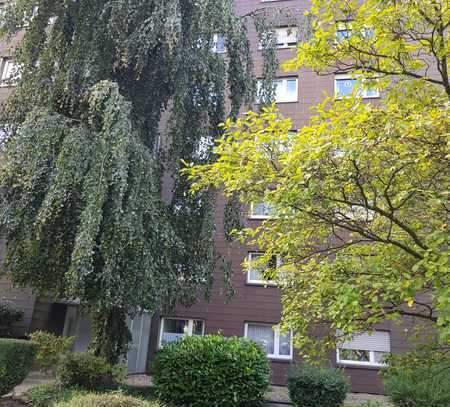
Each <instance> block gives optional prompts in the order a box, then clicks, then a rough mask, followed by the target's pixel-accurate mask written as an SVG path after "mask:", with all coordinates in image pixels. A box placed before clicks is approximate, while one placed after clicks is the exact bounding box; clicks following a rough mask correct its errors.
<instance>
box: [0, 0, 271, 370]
mask: <svg viewBox="0 0 450 407" xmlns="http://www.w3.org/2000/svg"><path fill="white" fill-rule="evenodd" d="M251 17H252V16H250V15H249V16H247V18H240V17H238V16H236V15H235V13H234V2H233V1H232V0H220V1H194V0H188V1H184V0H183V1H180V0H169V1H164V2H161V1H159V0H137V1H133V2H129V1H126V0H96V1H93V0H82V1H75V2H60V1H56V0H50V1H41V0H17V1H15V2H11V4H10V8H9V10H8V11H7V12H6V13H2V30H3V32H4V33H6V35H14V34H15V33H16V32H17V31H19V30H20V29H21V28H24V27H25V28H26V30H25V32H24V35H23V39H22V40H21V41H20V43H19V46H18V48H17V51H16V54H15V62H16V63H18V64H19V66H20V69H19V70H20V75H21V80H20V81H19V84H18V87H17V88H16V89H15V92H14V94H13V96H12V97H11V98H10V99H9V100H8V102H7V104H6V105H5V106H4V108H3V110H2V127H3V130H4V131H3V133H2V134H7V135H8V137H6V141H5V143H4V144H5V145H4V146H3V149H4V158H3V160H2V164H1V169H0V187H1V191H2V195H1V200H0V213H1V216H0V219H1V221H0V231H1V234H2V236H3V237H4V238H6V240H7V258H6V263H7V267H8V268H9V270H10V273H11V277H12V279H13V282H14V283H15V284H18V285H22V286H25V285H26V286H31V287H32V288H33V289H34V290H35V291H36V292H38V293H39V294H42V295H49V296H52V297H63V298H79V299H80V300H81V304H82V306H84V307H85V308H87V310H88V312H89V313H90V315H91V317H92V321H93V334H94V335H93V336H94V340H93V344H92V347H93V349H94V350H95V352H96V353H97V354H99V355H103V356H105V357H107V358H108V359H109V360H110V361H111V362H117V361H118V359H119V357H120V355H123V354H124V353H125V352H126V351H127V344H128V341H129V340H130V333H129V331H128V329H127V327H126V317H127V316H131V317H132V316H133V315H134V314H135V313H136V312H138V310H139V309H146V310H148V311H149V312H152V311H155V310H158V309H161V308H163V307H173V306H174V305H175V303H176V302H177V301H178V302H182V303H183V304H191V303H192V302H193V301H195V299H196V298H197V295H198V292H199V291H201V290H203V291H204V292H205V294H206V295H208V294H209V287H210V285H211V282H212V271H213V268H214V262H215V260H216V257H217V256H216V253H215V250H214V245H213V231H214V224H213V221H212V215H213V209H214V202H215V194H214V192H213V191H210V190H205V191H203V192H202V193H201V194H199V195H197V196H195V197H194V196H192V195H190V194H189V193H188V190H189V187H190V183H189V182H188V181H187V180H186V178H184V177H180V175H179V173H178V169H179V167H180V163H181V161H182V160H186V161H189V162H191V161H192V162H195V163H206V162H210V161H211V159H212V152H211V146H212V141H213V140H214V139H215V138H217V137H218V136H219V135H220V134H221V130H220V129H219V128H218V124H219V123H220V122H221V121H223V120H224V119H225V117H226V116H227V115H231V116H232V117H236V115H237V113H238V111H239V109H240V108H241V106H243V104H245V103H246V102H249V101H252V100H254V91H255V80H254V77H253V71H252V68H253V66H252V58H251V54H250V52H249V43H248V39H247V28H246V23H247V19H249V18H251ZM20 27H21V28H20ZM218 36H219V37H220V38H222V37H223V38H226V53H224V54H221V53H218V52H215V51H214V47H215V41H216V40H217V39H219V37H218ZM266 59H267V58H266ZM272 71H273V70H272ZM272 71H271V72H272ZM225 95H227V98H229V102H230V103H228V104H225ZM226 106H228V108H226ZM163 173H165V174H166V175H167V177H166V180H167V185H168V186H167V188H166V189H165V191H166V192H167V193H165V195H164V198H165V199H163V193H162V191H163V186H162V174H163ZM229 292H232V291H231V290H230V291H229Z"/></svg>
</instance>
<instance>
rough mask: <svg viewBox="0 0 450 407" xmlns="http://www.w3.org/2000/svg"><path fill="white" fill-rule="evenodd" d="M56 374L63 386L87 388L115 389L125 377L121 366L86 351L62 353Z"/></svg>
mask: <svg viewBox="0 0 450 407" xmlns="http://www.w3.org/2000/svg"><path fill="white" fill-rule="evenodd" d="M57 374H58V378H59V381H60V383H61V385H62V386H63V387H64V388H77V389H87V390H110V389H116V388H117V387H118V384H119V383H120V382H121V381H122V380H123V379H124V377H125V371H124V368H123V367H122V366H111V365H110V364H109V363H108V362H107V361H106V359H104V358H102V357H99V356H94V355H93V354H91V353H88V352H83V353H67V354H65V355H63V356H62V357H61V360H60V362H59V364H58V367H57Z"/></svg>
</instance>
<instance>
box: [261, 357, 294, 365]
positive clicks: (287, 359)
mask: <svg viewBox="0 0 450 407" xmlns="http://www.w3.org/2000/svg"><path fill="white" fill-rule="evenodd" d="M267 359H269V360H270V361H271V362H276V363H292V360H293V358H292V356H289V357H282V356H267Z"/></svg>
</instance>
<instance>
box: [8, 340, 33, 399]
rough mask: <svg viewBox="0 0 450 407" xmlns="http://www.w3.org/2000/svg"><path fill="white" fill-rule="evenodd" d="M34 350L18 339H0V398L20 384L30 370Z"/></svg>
mask: <svg viewBox="0 0 450 407" xmlns="http://www.w3.org/2000/svg"><path fill="white" fill-rule="evenodd" d="M35 356H36V348H35V347H34V345H33V344H32V343H31V342H28V341H23V340H19V339H0V396H1V395H4V394H6V393H8V392H10V391H11V390H12V389H13V388H14V387H15V386H17V385H18V384H20V383H21V382H22V381H23V380H24V379H25V377H26V376H27V374H28V372H29V371H30V370H31V365H32V364H33V360H34V357H35Z"/></svg>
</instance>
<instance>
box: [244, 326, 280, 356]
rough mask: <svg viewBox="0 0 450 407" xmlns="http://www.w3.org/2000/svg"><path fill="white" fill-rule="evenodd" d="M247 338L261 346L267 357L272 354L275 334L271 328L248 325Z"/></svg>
mask: <svg viewBox="0 0 450 407" xmlns="http://www.w3.org/2000/svg"><path fill="white" fill-rule="evenodd" d="M247 337H248V338H249V339H251V340H253V341H255V342H256V343H257V344H258V345H259V346H261V347H262V348H263V350H264V351H265V352H266V353H267V354H268V355H273V354H274V351H275V349H274V343H275V332H274V331H273V329H272V326H270V325H256V324H248V328H247Z"/></svg>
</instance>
